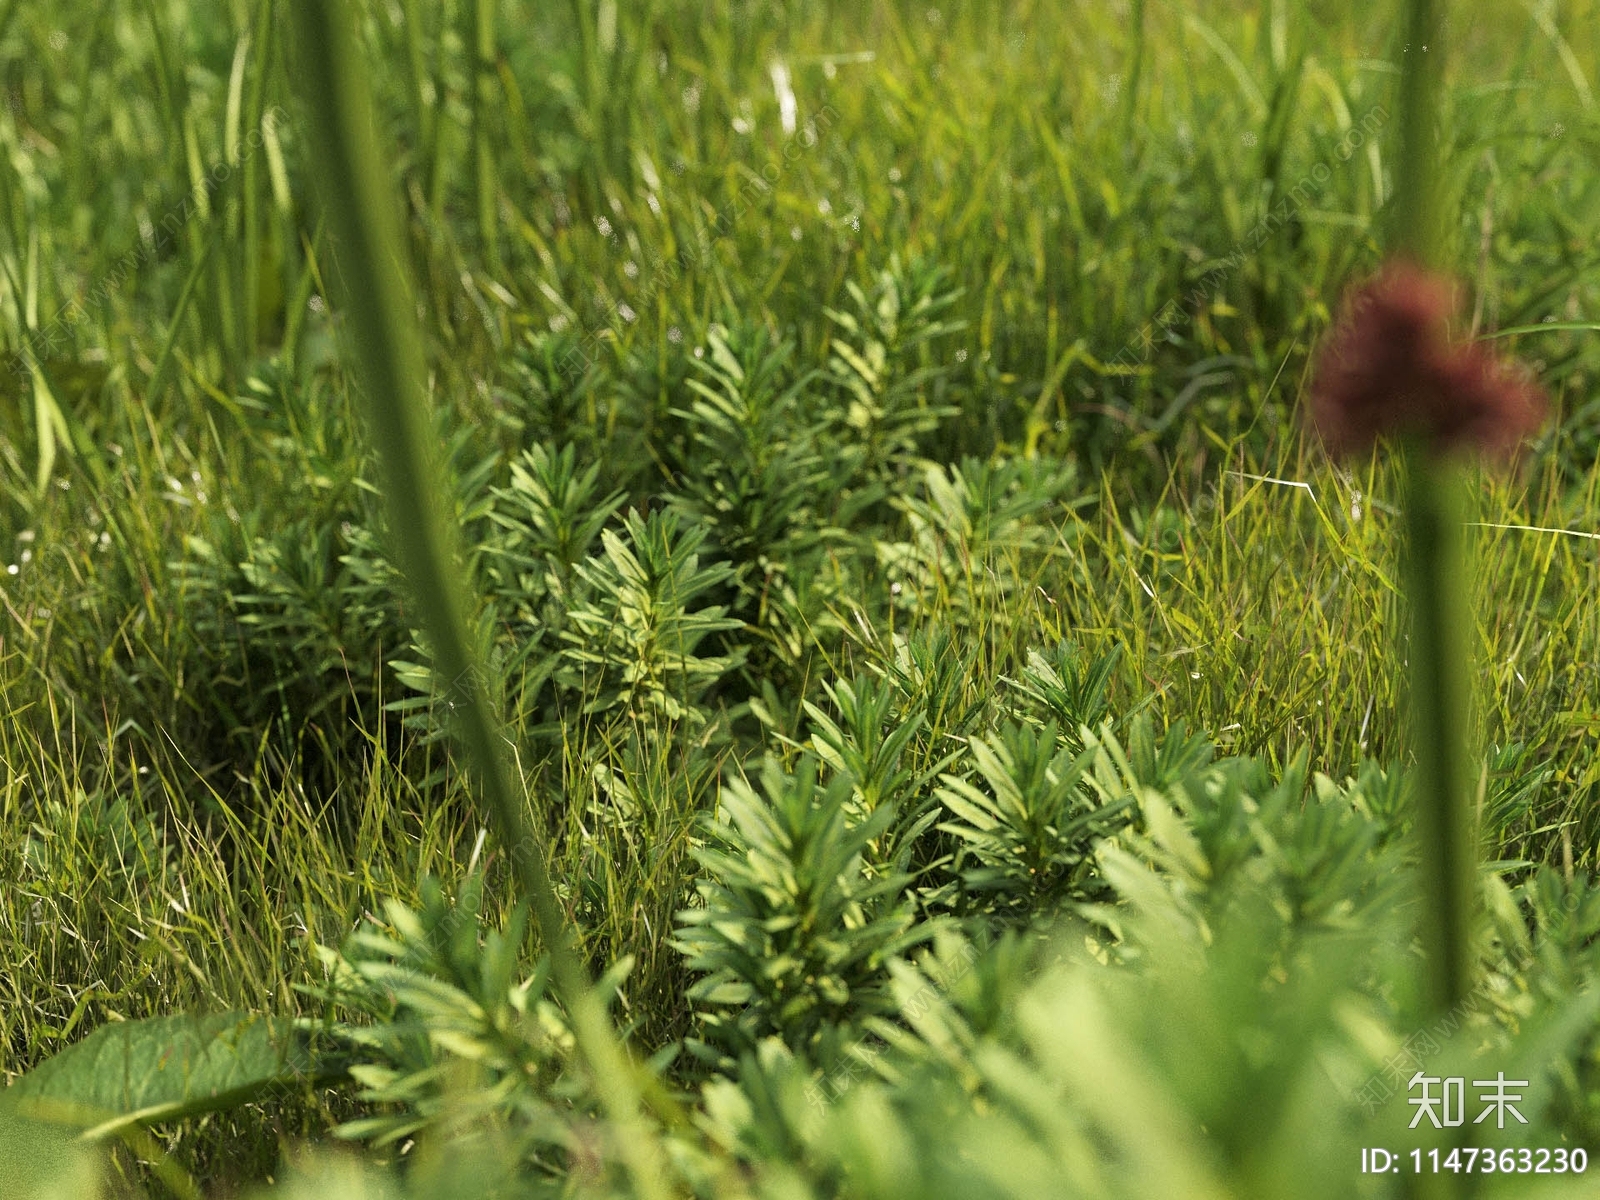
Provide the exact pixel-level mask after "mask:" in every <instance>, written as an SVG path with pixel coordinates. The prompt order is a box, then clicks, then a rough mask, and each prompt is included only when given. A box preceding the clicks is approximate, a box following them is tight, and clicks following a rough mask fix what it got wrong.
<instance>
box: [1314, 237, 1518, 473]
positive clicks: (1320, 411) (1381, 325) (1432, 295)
mask: <svg viewBox="0 0 1600 1200" xmlns="http://www.w3.org/2000/svg"><path fill="white" fill-rule="evenodd" d="M1455 310H1456V292H1455V286H1454V284H1453V283H1452V281H1451V280H1450V279H1449V278H1447V277H1446V276H1443V275H1439V274H1435V273H1433V272H1429V271H1426V270H1424V269H1423V268H1421V267H1418V266H1416V265H1414V264H1412V263H1408V262H1394V263H1391V264H1390V265H1389V266H1387V267H1385V268H1384V270H1383V271H1382V272H1381V273H1380V274H1379V275H1378V276H1377V277H1376V278H1375V279H1373V280H1371V281H1369V282H1368V283H1366V284H1365V285H1364V286H1363V287H1361V288H1360V289H1359V290H1358V291H1357V292H1356V293H1355V294H1354V296H1353V297H1352V298H1351V300H1350V301H1349V303H1348V305H1347V308H1346V312H1345V315H1344V317H1343V319H1342V320H1341V321H1340V323H1339V325H1338V327H1337V328H1336V329H1335V330H1334V332H1333V334H1332V336H1331V337H1330V338H1329V340H1328V342H1327V344H1326V345H1325V346H1324V348H1323V350H1322V353H1321V355H1320V356H1319V358H1318V361H1317V365H1316V373H1315V377H1314V382H1313V384H1312V389H1311V416H1312V421H1313V423H1314V424H1315V425H1316V427H1317V430H1318V432H1319V433H1320V434H1321V435H1322V440H1323V442H1324V443H1325V444H1326V445H1327V447H1328V450H1329V452H1330V453H1333V454H1352V453H1360V452H1362V451H1365V450H1368V449H1370V448H1371V447H1372V445H1373V444H1374V443H1375V442H1376V441H1377V440H1378V439H1379V438H1381V437H1390V436H1396V435H1399V436H1412V437H1415V438H1418V439H1419V440H1420V441H1421V442H1422V443H1423V444H1424V445H1425V446H1427V447H1428V448H1429V449H1431V450H1434V451H1449V450H1455V449H1459V448H1462V447H1466V448H1468V449H1476V450H1480V451H1483V452H1485V453H1487V454H1491V455H1497V456H1502V457H1503V456H1505V455H1508V454H1509V453H1510V452H1511V451H1513V450H1514V449H1515V448H1516V446H1517V444H1518V443H1519V442H1520V441H1521V440H1522V439H1523V438H1524V437H1526V436H1527V435H1528V434H1530V433H1532V432H1533V431H1534V430H1536V429H1537V428H1538V427H1539V424H1540V422H1541V421H1542V420H1543V419H1544V413H1545V397H1544V393H1543V391H1542V390H1541V389H1540V388H1539V386H1538V385H1537V384H1536V383H1533V382H1532V381H1531V380H1529V379H1528V378H1526V377H1525V376H1524V375H1523V374H1522V373H1521V372H1520V370H1519V369H1518V368H1515V367H1513V366H1512V365H1510V364H1508V363H1506V362H1503V361H1502V360H1500V359H1498V358H1496V357H1495V356H1494V355H1493V354H1491V353H1490V352H1489V351H1488V350H1487V349H1485V348H1484V347H1483V346H1481V345H1480V344H1478V343H1475V342H1458V341H1453V340H1452V339H1451V336H1450V318H1451V317H1452V316H1453V315H1454V313H1455Z"/></svg>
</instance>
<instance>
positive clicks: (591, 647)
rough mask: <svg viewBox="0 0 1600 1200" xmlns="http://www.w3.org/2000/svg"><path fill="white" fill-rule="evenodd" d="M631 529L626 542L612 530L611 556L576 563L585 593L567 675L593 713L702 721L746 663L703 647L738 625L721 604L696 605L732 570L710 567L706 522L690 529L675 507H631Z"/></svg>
mask: <svg viewBox="0 0 1600 1200" xmlns="http://www.w3.org/2000/svg"><path fill="white" fill-rule="evenodd" d="M623 529H624V531H625V532H626V533H627V535H628V536H627V540H626V541H624V540H623V538H622V537H620V536H619V535H618V534H616V533H613V532H611V531H610V530H607V531H606V532H605V533H603V534H601V545H602V547H603V550H602V553H601V554H599V555H596V556H594V557H591V558H589V559H587V560H585V561H584V562H582V563H579V564H578V565H577V567H576V568H575V573H576V575H577V578H578V580H579V582H580V583H581V584H582V585H583V587H584V591H583V593H582V599H581V600H580V601H579V602H578V603H576V604H574V605H573V606H572V607H571V608H570V609H569V610H568V613H567V619H568V620H569V622H570V623H571V624H570V628H568V629H567V630H564V631H563V636H564V638H565V639H566V641H567V642H568V643H569V644H568V646H567V648H566V652H565V653H566V660H567V666H566V667H565V668H564V670H563V672H562V675H561V682H562V684H563V685H564V686H566V687H567V688H569V689H571V690H572V691H574V692H577V693H578V694H579V695H580V696H582V697H583V700H584V706H583V711H584V712H586V713H603V712H608V711H610V710H612V709H617V708H620V709H623V710H624V711H627V712H630V713H634V714H642V713H647V712H656V713H660V714H661V715H663V716H666V717H668V718H671V719H673V720H679V719H683V718H689V719H691V720H693V719H695V718H696V717H697V716H698V715H699V711H700V710H699V709H697V707H696V705H697V703H698V702H699V700H700V698H701V697H702V695H703V694H704V693H705V691H706V689H707V688H709V687H711V686H712V685H713V684H715V683H716V682H717V681H718V680H719V679H721V678H722V676H723V675H725V674H727V673H728V672H729V671H730V670H732V669H733V668H734V667H735V666H737V665H738V659H739V657H740V656H739V655H738V654H737V653H735V654H731V655H730V654H723V655H713V656H710V657H706V656H701V655H697V654H696V653H695V652H696V650H697V649H699V647H700V643H701V642H702V641H704V640H705V638H706V637H707V636H708V635H709V634H713V633H717V632H719V631H720V630H725V629H736V628H738V627H739V624H740V622H739V621H737V620H735V619H734V618H732V617H728V616H725V615H724V614H725V613H726V612H727V609H726V608H725V607H723V606H722V605H715V604H697V603H696V601H698V600H700V599H701V598H702V597H703V596H704V595H705V594H706V593H707V592H710V591H711V590H712V589H713V588H715V587H716V586H717V585H718V584H720V583H723V582H724V581H725V580H727V579H728V578H729V576H730V575H732V573H733V570H732V568H731V567H729V566H728V564H726V563H713V564H708V565H706V566H701V565H700V554H699V550H700V547H701V544H702V543H703V542H704V541H705V537H706V531H705V529H704V528H703V527H695V526H689V527H687V528H685V527H682V526H681V524H680V522H679V519H678V517H677V516H676V514H674V513H671V512H662V511H659V510H658V511H655V512H651V513H650V514H649V515H648V516H641V515H640V514H639V513H638V512H630V513H629V514H628V516H627V519H626V520H625V521H624V522H623Z"/></svg>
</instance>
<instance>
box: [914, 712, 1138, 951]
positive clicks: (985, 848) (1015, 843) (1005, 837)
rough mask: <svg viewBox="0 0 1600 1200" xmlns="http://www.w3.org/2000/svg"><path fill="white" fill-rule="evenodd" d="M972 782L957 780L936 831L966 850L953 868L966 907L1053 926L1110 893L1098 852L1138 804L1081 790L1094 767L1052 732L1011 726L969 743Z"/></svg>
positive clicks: (943, 792)
mask: <svg viewBox="0 0 1600 1200" xmlns="http://www.w3.org/2000/svg"><path fill="white" fill-rule="evenodd" d="M968 751H969V753H970V754H971V759H972V769H973V772H974V775H975V778H974V779H968V778H965V777H963V776H962V775H956V774H950V775H946V776H945V777H944V780H945V784H944V786H943V787H941V788H940V789H939V792H938V797H939V802H940V803H941V804H943V805H944V807H945V808H946V809H948V810H949V812H950V814H951V817H952V819H951V820H948V821H945V822H944V823H942V824H941V825H940V826H939V828H940V829H942V830H943V831H945V832H946V833H949V834H951V835H952V836H954V837H956V838H959V839H960V840H961V842H962V843H963V845H962V849H961V851H960V852H959V853H958V854H957V856H956V862H955V866H954V868H953V869H954V870H955V871H956V872H957V873H958V874H959V875H960V877H961V884H962V888H963V891H964V892H965V893H966V894H967V899H966V903H967V904H969V905H971V906H973V907H974V908H976V909H977V910H978V911H984V912H999V913H1006V914H1008V915H1010V916H1011V917H1012V918H1013V919H1022V920H1028V919H1035V918H1036V919H1038V920H1041V921H1049V920H1052V919H1053V918H1054V916H1055V914H1056V913H1057V912H1059V910H1060V908H1061V906H1062V905H1063V903H1064V902H1066V901H1068V900H1078V901H1083V900H1091V899H1094V898H1095V897H1096V896H1097V895H1098V894H1099V893H1100V891H1101V889H1102V887H1103V886H1104V885H1103V883H1102V881H1101V880H1100V878H1099V877H1098V871H1097V870H1096V869H1095V866H1096V864H1095V862H1094V847H1095V845H1096V843H1098V842H1099V841H1100V840H1102V839H1104V838H1106V837H1110V836H1114V835H1115V834H1116V833H1117V832H1118V830H1119V827H1120V826H1121V825H1123V824H1125V823H1126V819H1127V818H1126V816H1125V813H1126V812H1127V810H1129V809H1130V808H1132V806H1133V804H1134V800H1133V797H1131V796H1127V795H1122V796H1119V797H1117V798H1115V799H1107V800H1102V799H1101V798H1100V797H1098V796H1096V795H1095V793H1094V792H1093V791H1091V790H1090V789H1089V788H1088V787H1086V786H1085V785H1084V779H1083V776H1084V773H1085V771H1086V770H1087V769H1088V767H1089V762H1088V759H1087V757H1080V756H1076V755H1074V754H1073V752H1072V751H1071V750H1070V749H1068V748H1066V747H1064V746H1062V744H1061V741H1060V739H1059V738H1058V737H1057V734H1056V728H1055V726H1054V725H1046V726H1045V727H1044V728H1043V729H1042V730H1034V729H1030V728H1028V727H1027V726H1018V725H1008V726H1006V727H1004V728H1003V729H1001V730H1000V732H999V734H998V735H997V736H994V737H989V738H973V739H972V741H971V742H970V743H968Z"/></svg>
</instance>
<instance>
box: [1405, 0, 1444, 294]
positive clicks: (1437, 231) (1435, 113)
mask: <svg viewBox="0 0 1600 1200" xmlns="http://www.w3.org/2000/svg"><path fill="white" fill-rule="evenodd" d="M1406 10H1407V11H1406V24H1405V33H1404V41H1403V42H1402V45H1401V56H1400V154H1399V161H1398V162H1397V163H1396V166H1395V173H1394V193H1395V194H1394V231H1393V232H1394V244H1393V249H1395V250H1398V251H1399V252H1401V253H1402V254H1404V255H1406V256H1408V257H1410V258H1412V259H1414V260H1415V261H1417V262H1419V263H1421V264H1422V265H1423V266H1427V267H1438V266H1440V265H1441V258H1442V255H1443V253H1444V237H1443V234H1444V224H1443V215H1444V214H1443V213H1442V212H1441V211H1440V209H1441V205H1440V197H1439V176H1440V170H1439V166H1440V158H1441V145H1440V137H1439V133H1440V97H1441V93H1442V91H1443V87H1444V62H1445V53H1444V38H1443V25H1444V0H1407V4H1406Z"/></svg>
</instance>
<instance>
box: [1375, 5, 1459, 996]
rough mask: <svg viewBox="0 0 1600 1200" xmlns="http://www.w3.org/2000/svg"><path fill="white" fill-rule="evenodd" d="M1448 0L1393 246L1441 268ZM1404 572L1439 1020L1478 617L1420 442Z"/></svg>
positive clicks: (1420, 105) (1440, 484) (1411, 38)
mask: <svg viewBox="0 0 1600 1200" xmlns="http://www.w3.org/2000/svg"><path fill="white" fill-rule="evenodd" d="M1443 18H1444V0H1407V12H1406V26H1405V34H1404V38H1405V42H1404V47H1403V54H1402V61H1401V74H1400V158H1399V164H1398V167H1397V169H1396V172H1395V197H1394V221H1395V225H1394V234H1393V236H1394V249H1395V251H1396V252H1397V254H1399V255H1401V256H1404V257H1407V258H1409V259H1411V260H1413V261H1414V262H1416V263H1417V264H1418V265H1419V266H1422V267H1425V268H1430V269H1431V268H1437V267H1439V266H1441V265H1442V263H1441V261H1440V260H1441V259H1442V258H1443V255H1444V246H1445V236H1444V234H1445V229H1444V215H1445V214H1444V212H1443V211H1442V205H1441V203H1440V159H1441V156H1442V146H1441V130H1440V125H1441V117H1442V113H1441V98H1442V94H1443V86H1444V63H1445V50H1444V43H1443V24H1444V20H1443ZM1406 466H1407V471H1406V476H1407V483H1406V486H1407V496H1406V506H1405V508H1406V526H1407V535H1408V537H1407V548H1406V553H1407V558H1408V562H1407V572H1408V581H1409V584H1410V587H1409V589H1408V594H1409V596H1410V599H1411V647H1410V660H1411V710H1412V733H1413V737H1414V739H1415V745H1414V749H1415V753H1416V756H1417V773H1418V789H1417V834H1418V840H1419V844H1420V845H1419V849H1420V852H1421V860H1422V885H1423V889H1424V895H1423V915H1422V930H1421V932H1422V943H1423V949H1424V951H1425V952H1426V954H1427V957H1428V978H1427V1000H1428V1004H1429V1007H1430V1008H1431V1009H1432V1010H1433V1011H1434V1012H1435V1013H1437V1014H1440V1015H1442V1014H1444V1013H1446V1012H1448V1011H1449V1010H1450V1009H1452V1008H1454V1007H1455V1006H1456V1005H1457V1004H1459V1003H1461V1001H1462V1000H1464V999H1466V996H1467V992H1468V991H1469V989H1470V988H1471V963H1472V958H1471V933H1472V911H1473V905H1474V901H1475V899H1476V886H1475V884H1476V875H1477V855H1476V852H1475V849H1474V846H1473V842H1474V838H1473V832H1472V825H1471V821H1470V819H1469V816H1468V808H1467V796H1466V791H1465V786H1464V785H1465V776H1466V771H1465V765H1466V751H1467V712H1468V707H1469V687H1470V675H1469V672H1468V670H1467V662H1468V653H1469V648H1470V646H1469V641H1468V638H1467V636H1466V635H1467V630H1468V628H1469V627H1470V626H1469V624H1468V622H1469V621H1470V620H1471V614H1470V612H1469V609H1468V605H1467V596H1466V586H1467V580H1466V573H1465V571H1464V570H1463V569H1462V562H1461V554H1462V550H1461V530H1462V525H1463V521H1464V516H1463V505H1464V490H1465V489H1464V485H1463V480H1462V478H1461V468H1460V467H1458V466H1455V465H1454V464H1452V463H1450V462H1448V461H1446V459H1445V458H1444V456H1443V455H1441V454H1439V453H1437V452H1436V451H1435V450H1433V449H1431V448H1429V447H1427V446H1423V445H1420V444H1416V443H1413V444H1411V445H1410V446H1409V447H1408V449H1407V453H1406Z"/></svg>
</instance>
